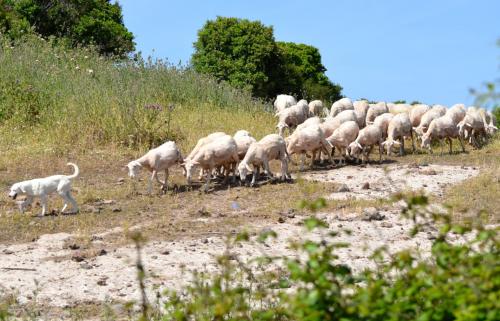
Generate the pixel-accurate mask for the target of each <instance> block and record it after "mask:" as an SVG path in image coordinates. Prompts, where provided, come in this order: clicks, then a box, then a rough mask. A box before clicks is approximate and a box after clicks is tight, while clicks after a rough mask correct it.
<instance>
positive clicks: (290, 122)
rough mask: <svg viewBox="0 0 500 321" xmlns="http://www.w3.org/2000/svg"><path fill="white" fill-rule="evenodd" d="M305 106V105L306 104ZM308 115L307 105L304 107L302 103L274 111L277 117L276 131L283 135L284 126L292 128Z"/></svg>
mask: <svg viewBox="0 0 500 321" xmlns="http://www.w3.org/2000/svg"><path fill="white" fill-rule="evenodd" d="M306 106H307V105H306ZM308 115H309V107H308V106H307V107H306V108H304V106H303V105H298V104H297V105H293V106H291V107H289V108H286V109H285V110H283V111H281V112H278V113H276V115H275V116H276V117H278V124H277V125H276V128H278V132H279V135H280V136H282V137H283V136H284V134H285V128H288V129H292V128H295V127H297V126H298V125H300V124H302V123H303V122H304V121H305V120H306V119H307V118H308Z"/></svg>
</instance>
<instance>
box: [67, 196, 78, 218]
mask: <svg viewBox="0 0 500 321" xmlns="http://www.w3.org/2000/svg"><path fill="white" fill-rule="evenodd" d="M66 197H67V198H68V201H69V202H70V203H71V208H72V211H71V212H72V213H78V211H79V209H78V204H76V201H75V199H74V198H73V197H72V196H71V192H70V191H68V192H67V193H66Z"/></svg>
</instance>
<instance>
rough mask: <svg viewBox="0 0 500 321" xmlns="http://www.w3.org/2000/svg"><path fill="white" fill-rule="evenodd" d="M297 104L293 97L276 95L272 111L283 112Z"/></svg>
mask: <svg viewBox="0 0 500 321" xmlns="http://www.w3.org/2000/svg"><path fill="white" fill-rule="evenodd" d="M296 104H297V100H295V98H294V97H293V96H290V95H278V96H277V97H276V100H275V101H274V109H275V110H276V112H280V111H282V110H285V109H286V108H288V107H291V106H293V105H296Z"/></svg>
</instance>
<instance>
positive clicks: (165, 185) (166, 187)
mask: <svg viewBox="0 0 500 321" xmlns="http://www.w3.org/2000/svg"><path fill="white" fill-rule="evenodd" d="M163 188H165V191H167V192H168V168H166V169H165V182H164V183H163Z"/></svg>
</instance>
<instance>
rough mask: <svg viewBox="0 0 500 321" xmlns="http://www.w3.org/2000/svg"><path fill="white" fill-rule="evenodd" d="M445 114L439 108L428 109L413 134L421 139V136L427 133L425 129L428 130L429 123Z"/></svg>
mask: <svg viewBox="0 0 500 321" xmlns="http://www.w3.org/2000/svg"><path fill="white" fill-rule="evenodd" d="M436 106H439V105H436ZM445 114H446V111H443V110H442V109H441V108H434V107H433V108H431V109H429V110H428V111H427V112H426V113H425V114H424V115H423V116H422V118H421V119H420V124H419V125H418V127H416V128H414V131H415V133H417V135H418V136H420V137H422V135H423V134H424V133H425V132H426V131H427V128H429V126H430V124H431V122H432V121H433V120H434V119H436V118H439V117H441V116H444V115H445Z"/></svg>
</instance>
